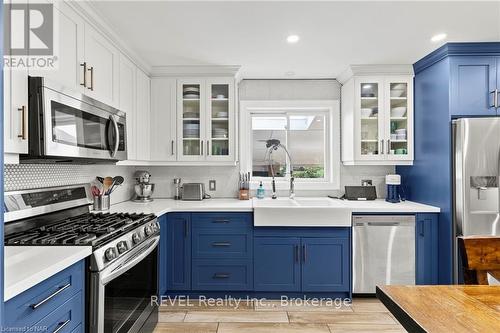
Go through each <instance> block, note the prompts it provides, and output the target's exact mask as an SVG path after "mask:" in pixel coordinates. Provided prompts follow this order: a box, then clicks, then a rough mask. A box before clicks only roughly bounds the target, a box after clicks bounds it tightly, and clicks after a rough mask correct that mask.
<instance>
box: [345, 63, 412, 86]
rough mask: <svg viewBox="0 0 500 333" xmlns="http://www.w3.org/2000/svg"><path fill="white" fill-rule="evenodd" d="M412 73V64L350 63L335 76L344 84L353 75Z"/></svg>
mask: <svg viewBox="0 0 500 333" xmlns="http://www.w3.org/2000/svg"><path fill="white" fill-rule="evenodd" d="M413 74H414V73H413V66H412V65H403V64H397V65H350V66H349V67H348V68H347V69H346V70H345V71H344V72H342V73H341V74H340V75H338V76H337V81H339V82H340V83H341V84H344V83H346V82H347V81H349V79H350V78H351V77H353V76H371V75H413Z"/></svg>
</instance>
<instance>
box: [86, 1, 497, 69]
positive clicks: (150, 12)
mask: <svg viewBox="0 0 500 333" xmlns="http://www.w3.org/2000/svg"><path fill="white" fill-rule="evenodd" d="M93 4H94V6H95V8H96V9H97V11H98V12H99V14H100V15H101V16H102V18H103V19H104V20H105V21H106V22H107V23H108V24H109V25H110V26H111V27H113V28H114V29H115V31H116V32H117V34H118V35H120V36H121V37H122V38H123V40H124V41H125V42H126V43H128V45H129V46H130V47H131V48H132V49H133V50H135V51H136V52H137V53H138V54H139V55H141V56H142V57H143V59H144V60H145V61H147V62H148V63H149V64H150V65H151V66H164V65H241V66H242V69H241V74H242V76H243V77H244V78H250V77H251V78H256V77H258V78H280V77H288V78H295V77H308V78H313V77H336V76H337V75H338V74H339V73H341V72H342V71H343V70H344V69H345V68H346V67H347V66H348V65H349V64H408V63H414V62H415V61H417V60H418V59H420V58H421V57H423V56H424V55H426V54H428V53H429V52H431V51H432V50H434V49H436V48H437V47H438V46H440V44H435V43H432V42H431V41H430V38H431V37H432V36H433V35H435V34H437V33H443V32H444V33H447V34H448V38H447V40H448V41H499V40H500V2H498V1H490V2H479V1H468V2H464V1H461V2H450V1H446V2H429V1H426V2H408V1H404V2H397V3H396V2H375V1H370V2H359V1H354V2H338V1H337V2H311V1H303V2H282V1H279V2H255V1H245V2H241V1H236V2H235V1H229V2H227V1H226V2H211V1H204V2H191V1H180V2H179V1H177V2H168V1H151V2H149V1H111V2H103V1H96V2H94V3H93ZM289 34H297V35H299V36H300V38H301V39H300V41H299V42H298V43H297V44H294V45H290V44H287V43H286V37H287V36H288V35H289ZM442 43H443V42H441V44H442ZM286 72H294V73H295V75H294V76H291V77H290V76H287V75H286V74H285V73H286Z"/></svg>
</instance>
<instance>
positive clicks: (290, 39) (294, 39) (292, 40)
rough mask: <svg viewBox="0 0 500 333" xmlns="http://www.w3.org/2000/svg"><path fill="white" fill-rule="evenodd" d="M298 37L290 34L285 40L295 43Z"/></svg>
mask: <svg viewBox="0 0 500 333" xmlns="http://www.w3.org/2000/svg"><path fill="white" fill-rule="evenodd" d="M299 39H300V37H299V36H297V35H290V36H288V37H287V38H286V41H287V42H288V43H290V44H294V43H297V42H298V41H299Z"/></svg>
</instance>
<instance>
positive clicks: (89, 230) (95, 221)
mask: <svg viewBox="0 0 500 333" xmlns="http://www.w3.org/2000/svg"><path fill="white" fill-rule="evenodd" d="M154 218H155V216H154V214H148V215H146V214H136V213H134V214H124V213H98V214H92V213H86V214H82V215H78V216H74V217H70V218H67V219H64V220H62V221H58V222H55V223H52V224H49V225H46V226H43V227H40V228H35V229H31V230H29V231H26V232H22V233H16V234H13V235H10V236H7V237H6V238H5V244H6V245H92V246H93V247H100V246H101V245H103V244H105V243H107V242H109V241H111V240H113V239H114V238H116V237H118V236H119V235H121V234H123V233H126V232H127V231H129V230H132V229H135V228H137V227H138V226H140V225H141V224H144V223H146V222H148V221H150V220H152V219H154Z"/></svg>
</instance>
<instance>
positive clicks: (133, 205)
mask: <svg viewBox="0 0 500 333" xmlns="http://www.w3.org/2000/svg"><path fill="white" fill-rule="evenodd" d="M252 210H253V207H252V200H238V199H205V200H203V201H181V200H173V199H154V200H153V201H151V202H148V203H141V202H134V201H125V202H121V203H119V204H115V205H112V206H111V209H110V210H109V212H111V213H146V214H150V213H153V214H156V215H158V216H160V215H163V214H166V213H169V212H210V211H213V212H217V211H224V212H251V211H252Z"/></svg>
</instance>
